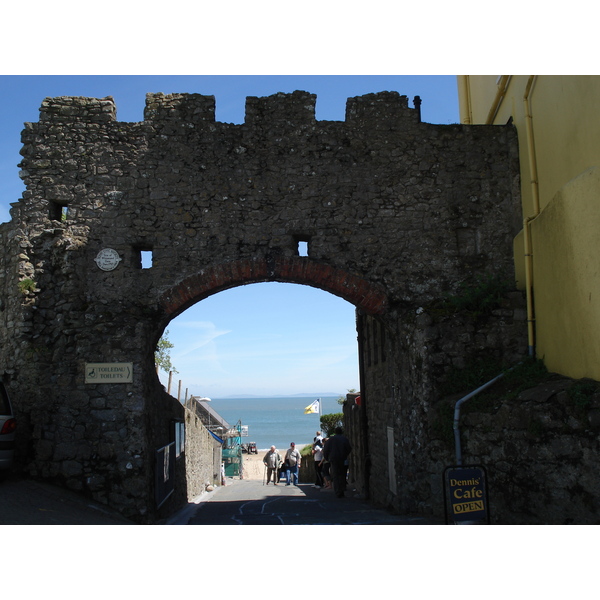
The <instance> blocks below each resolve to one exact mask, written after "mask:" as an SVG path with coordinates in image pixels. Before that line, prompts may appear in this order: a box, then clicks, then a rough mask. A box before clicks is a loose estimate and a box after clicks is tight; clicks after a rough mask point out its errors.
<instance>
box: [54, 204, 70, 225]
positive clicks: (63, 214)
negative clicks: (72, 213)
mask: <svg viewBox="0 0 600 600" xmlns="http://www.w3.org/2000/svg"><path fill="white" fill-rule="evenodd" d="M68 216H69V207H68V205H66V204H58V203H57V202H52V203H51V204H50V218H51V219H52V220H53V221H60V222H61V223H64V222H65V221H66V220H67V218H68Z"/></svg>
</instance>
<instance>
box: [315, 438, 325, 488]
mask: <svg viewBox="0 0 600 600" xmlns="http://www.w3.org/2000/svg"><path fill="white" fill-rule="evenodd" d="M319 433H320V432H319V431H317V434H319ZM312 453H313V458H314V460H315V487H316V488H322V487H323V483H324V481H323V438H321V437H319V435H317V437H316V438H315V441H314V443H313V450H312Z"/></svg>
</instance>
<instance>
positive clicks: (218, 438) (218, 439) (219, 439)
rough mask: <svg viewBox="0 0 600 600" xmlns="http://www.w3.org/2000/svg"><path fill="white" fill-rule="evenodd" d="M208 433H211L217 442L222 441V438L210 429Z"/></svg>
mask: <svg viewBox="0 0 600 600" xmlns="http://www.w3.org/2000/svg"><path fill="white" fill-rule="evenodd" d="M208 433H210V435H212V436H213V437H214V438H215V440H217V442H219V444H223V443H224V442H223V440H222V439H221V438H220V437H219V436H218V435H215V434H214V433H213V432H212V431H211V430H210V429H209V430H208Z"/></svg>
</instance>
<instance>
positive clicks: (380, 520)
mask: <svg viewBox="0 0 600 600" xmlns="http://www.w3.org/2000/svg"><path fill="white" fill-rule="evenodd" d="M168 524H172V525H433V524H436V525H437V524H441V523H440V522H439V521H436V520H433V519H427V518H424V517H420V516H399V515H392V514H390V513H388V512H387V511H385V510H378V509H376V508H373V507H372V506H371V505H369V504H368V503H366V502H365V501H363V500H361V499H360V498H357V497H354V496H353V495H352V493H347V495H346V497H344V498H336V496H335V494H334V493H333V492H332V491H329V490H319V489H315V488H314V487H313V486H312V485H311V484H310V485H309V484H305V485H303V484H300V485H299V486H292V485H290V486H286V485H285V483H280V484H279V485H277V486H273V485H272V484H271V485H263V484H262V482H261V481H254V480H239V479H228V480H227V485H226V486H223V487H220V488H217V489H216V490H215V491H214V492H210V493H209V494H207V495H205V496H203V497H202V499H201V501H200V502H199V503H198V504H190V505H188V506H187V507H186V508H185V509H183V510H182V511H180V512H179V513H178V514H177V515H175V516H174V517H173V518H171V519H170V520H169V521H168Z"/></svg>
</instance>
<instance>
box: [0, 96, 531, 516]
mask: <svg viewBox="0 0 600 600" xmlns="http://www.w3.org/2000/svg"><path fill="white" fill-rule="evenodd" d="M315 101H316V97H315V96H314V95H312V94H309V93H306V92H295V93H293V94H276V95H274V96H271V97H269V98H248V100H247V105H246V120H245V122H244V124H242V125H231V124H227V123H218V122H216V121H215V115H214V98H212V97H210V96H200V95H197V94H172V95H163V94H149V95H148V96H147V101H146V110H145V115H144V121H143V122H141V123H121V122H118V121H117V120H116V107H115V104H114V102H113V100H112V98H110V97H109V98H104V99H91V98H76V97H75V98H74V97H67V98H48V99H46V100H44V102H43V104H42V106H41V110H40V121H39V122H38V123H28V124H26V127H25V130H24V132H23V136H22V138H23V144H24V145H23V149H22V155H23V160H22V163H21V168H22V177H23V179H24V181H25V184H26V186H27V190H26V192H25V193H24V195H23V198H21V199H20V200H19V201H18V202H17V203H15V204H13V209H12V211H11V215H12V221H11V222H10V223H7V224H4V225H3V226H2V227H1V229H0V243H1V244H2V249H3V253H2V257H1V260H2V267H3V268H2V270H1V272H2V273H4V274H5V275H4V286H3V292H2V299H1V300H2V302H1V303H0V320H1V324H2V328H1V330H0V335H1V336H2V348H1V351H0V372H1V373H2V374H3V375H4V377H5V378H6V379H8V380H9V383H10V386H11V389H12V392H13V395H14V396H15V397H18V398H20V399H22V400H21V401H20V402H19V403H18V404H19V406H18V408H19V410H20V413H21V423H22V424H23V425H22V431H23V435H22V439H21V448H20V457H21V463H22V466H23V468H24V469H26V470H27V471H28V472H30V473H32V474H34V475H36V476H40V477H45V478H48V479H53V480H56V481H59V482H61V483H63V484H65V485H67V486H69V487H72V488H74V489H78V490H80V491H82V492H85V493H88V494H90V495H92V496H93V497H94V498H96V499H97V500H100V501H102V502H106V503H108V504H110V505H112V506H114V507H116V508H118V509H119V510H122V512H123V513H124V514H125V515H127V516H130V517H134V518H139V519H141V520H150V521H151V520H152V519H155V518H157V517H158V516H160V514H161V510H162V511H164V510H168V509H169V504H168V503H167V504H166V505H165V506H164V507H163V508H160V509H159V508H158V507H157V503H156V502H155V476H156V472H155V471H156V470H155V465H154V453H155V451H156V449H157V448H161V447H163V446H164V445H165V444H167V443H169V442H170V439H171V436H172V422H173V421H177V420H178V419H179V420H180V419H182V418H184V413H183V409H182V407H181V406H176V405H173V402H172V400H173V399H172V398H170V397H167V396H166V394H164V392H163V391H162V390H161V389H159V388H158V386H157V385H156V384H155V380H156V378H155V377H154V378H153V377H151V371H152V370H153V364H152V356H153V343H155V342H156V340H157V335H160V332H161V331H162V329H161V328H164V326H165V325H166V324H167V323H168V322H169V321H170V320H171V319H172V318H174V317H175V316H176V315H177V314H178V313H180V312H182V311H183V310H185V308H186V307H188V306H189V305H190V304H192V303H194V302H196V301H198V300H200V299H201V298H203V297H205V296H206V295H210V294H212V293H216V292H218V291H219V290H222V289H226V288H227V287H232V286H235V285H243V284H244V283H250V282H259V281H286V282H294V283H302V284H306V285H312V286H314V287H319V288H321V289H324V290H326V291H329V292H331V293H333V294H335V295H338V296H340V297H342V298H344V299H346V300H348V301H349V302H351V303H353V304H354V305H355V306H357V307H358V309H359V313H360V315H361V319H362V323H361V327H363V329H364V332H365V333H364V337H363V338H362V339H361V341H360V344H361V346H360V348H361V353H362V354H363V359H364V360H363V363H364V370H365V377H364V381H365V382H367V385H368V386H369V389H368V390H366V392H367V394H366V397H367V399H368V401H369V405H370V406H371V407H374V408H373V410H375V413H376V414H370V416H369V422H370V423H371V425H370V430H369V439H370V444H371V446H370V451H373V452H372V453H373V454H374V455H375V456H378V453H379V451H380V446H381V443H382V441H381V440H383V439H384V438H385V436H384V435H380V431H381V428H382V427H384V423H378V422H377V419H378V418H379V417H381V416H384V417H385V419H388V420H390V422H391V423H392V424H391V425H390V427H394V428H395V430H396V431H397V432H398V436H399V437H401V438H402V439H406V440H409V439H412V440H413V443H412V447H413V448H415V449H417V450H418V448H419V447H420V446H422V444H423V440H424V439H426V437H427V432H426V431H425V429H424V428H422V427H421V426H420V425H419V423H421V422H422V421H423V418H422V414H423V413H424V412H426V408H427V402H428V401H429V396H431V394H432V393H433V391H432V390H433V389H434V388H435V385H434V383H433V382H434V380H435V377H434V375H433V374H432V373H433V371H434V370H435V369H438V368H441V367H443V366H444V364H445V361H447V359H446V358H444V354H443V353H436V354H435V359H434V358H433V357H432V356H433V355H431V354H430V351H429V350H428V345H430V344H429V341H428V336H429V335H431V330H430V329H428V327H429V326H428V325H427V324H424V323H423V322H422V321H423V317H421V316H420V313H419V312H418V310H419V308H420V307H423V306H426V305H428V304H429V303H432V302H434V301H435V300H436V299H439V298H440V297H442V296H444V295H445V294H448V293H452V292H456V291H457V290H459V289H460V286H461V285H463V284H464V283H468V282H469V281H472V280H474V278H476V277H477V275H479V274H482V273H488V272H489V273H494V274H499V275H503V276H506V277H508V278H511V277H512V272H513V258H512V240H513V236H514V235H515V234H516V233H517V231H518V230H519V229H520V223H521V219H520V216H519V211H520V200H519V191H518V172H519V167H518V156H517V140H516V134H515V131H514V130H513V128H512V127H510V126H507V127H497V126H489V127H488V126H476V127H470V126H464V125H445V126H442V125H431V124H427V123H422V122H421V121H420V117H419V112H418V110H416V109H412V108H409V106H408V99H407V98H406V97H404V96H400V95H399V94H397V93H387V92H384V93H381V94H372V95H367V96H362V97H358V98H351V99H349V100H348V104H347V113H346V120H345V121H343V122H319V121H317V120H316V119H315V111H314V109H315ZM299 241H303V242H307V243H308V248H309V250H308V256H299V252H298V243H299ZM145 251H146V252H151V253H152V259H153V260H152V268H147V269H146V268H141V261H140V255H141V253H142V252H145ZM102 257H108V258H111V257H112V259H113V260H112V262H111V261H110V260H108V261H106V262H102V260H101V258H102ZM503 343H504V340H502V339H500V338H499V337H498V336H496V337H493V336H490V337H489V340H488V341H487V342H486V344H488V345H490V346H492V347H494V348H495V349H497V350H498V351H499V352H503V351H504V350H503ZM462 351H463V350H456V352H459V353H460V352H462ZM369 357H370V358H369ZM375 357H377V360H376V361H375ZM384 358H385V360H384ZM454 359H455V360H458V359H459V358H457V357H455V358H454ZM369 361H371V362H369ZM98 363H111V364H112V363H118V364H121V363H126V364H128V365H132V372H133V376H132V380H131V381H127V382H123V383H110V382H109V381H107V382H103V383H102V384H97V385H96V384H93V383H89V382H87V381H86V379H85V370H86V365H89V364H98ZM384 364H385V367H383V365H384ZM440 364H441V367H440ZM415 366H418V369H415V368H414V367H415ZM382 368H385V371H382V372H381V373H379V372H378V370H381V369H382ZM392 389H396V390H397V391H398V392H397V393H396V392H390V391H389V390H392ZM400 392H401V394H402V397H401V398H400V397H399V394H400ZM400 414H402V415H404V414H411V415H416V416H414V418H413V417H411V418H413V420H414V423H415V424H416V425H415V428H416V429H418V430H419V433H418V435H417V434H414V433H411V431H410V430H409V429H402V427H404V425H398V424H397V423H400V420H399V415H400ZM185 418H187V417H185ZM382 418H383V417H382ZM404 421H406V419H405V420H404ZM411 436H412V437H411ZM203 443H204V442H203ZM406 444H409V442H408V441H407V442H406ZM201 446H202V444H199V445H198V448H197V454H198V456H200V455H201V453H202V448H201ZM384 446H385V443H384ZM382 460H387V458H385V457H384V458H383V459H382ZM397 460H398V464H399V465H400V464H402V465H403V466H402V468H398V469H397V472H398V473H399V475H398V477H399V478H400V477H405V476H406V474H407V473H408V472H410V473H411V477H414V478H415V481H422V477H423V476H422V475H421V474H419V473H420V471H419V469H421V470H422V465H421V464H419V462H418V460H416V459H415V458H413V457H408V458H406V457H404V458H403V457H400V456H398V457H397ZM178 469H179V471H180V472H179V471H178V473H177V474H176V486H175V487H176V490H178V492H177V493H178V494H179V495H177V494H176V498H177V499H178V500H181V498H182V497H183V498H185V496H186V494H187V493H188V492H189V487H188V486H190V485H192V484H191V483H190V482H191V479H190V478H189V477H188V476H187V475H186V473H185V468H184V467H178ZM387 472H388V470H387V468H386V470H385V476H384V478H385V477H387ZM202 477H204V475H200V474H197V475H195V476H194V478H195V480H197V481H200V480H201V478H202ZM373 477H375V478H378V477H380V476H379V475H377V474H374V475H373ZM398 487H399V488H400V489H401V491H400V492H399V493H398V494H397V496H398V497H400V496H402V494H403V493H404V494H405V496H404V497H407V495H409V494H419V493H422V492H421V491H419V489H418V487H419V486H418V485H415V486H414V489H411V490H409V491H406V492H403V491H402V489H404V488H401V486H398ZM174 498H175V496H174ZM384 500H385V501H386V499H384ZM394 501H396V500H394ZM174 502H175V499H174V500H173V502H171V504H173V503H174Z"/></svg>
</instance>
